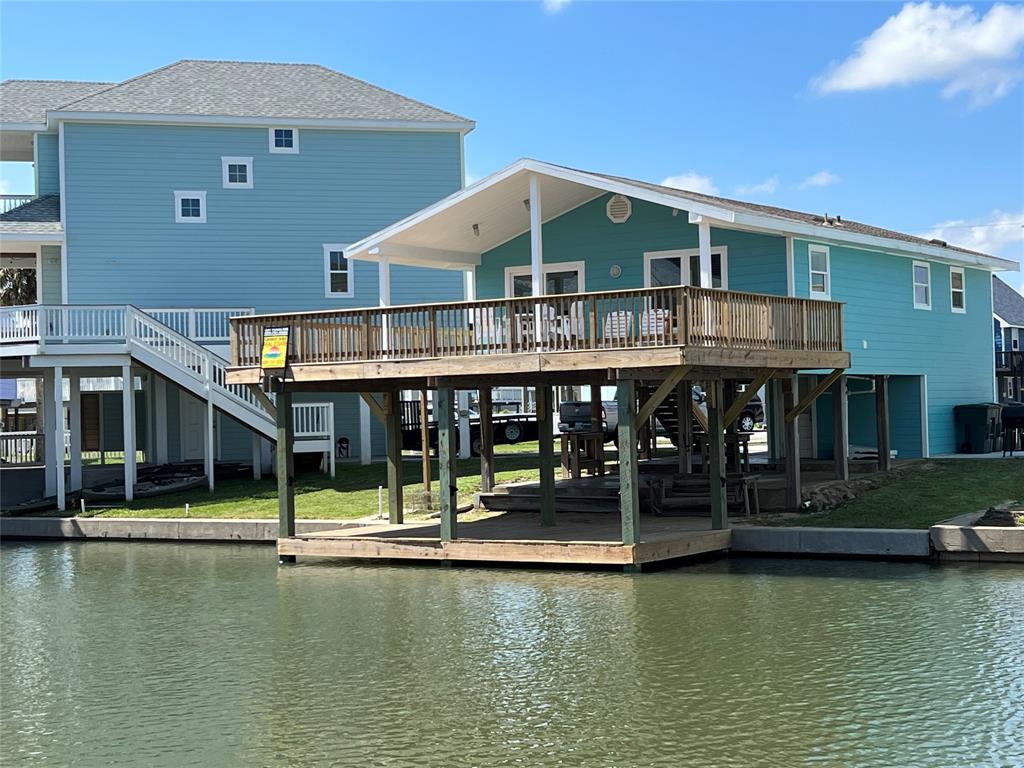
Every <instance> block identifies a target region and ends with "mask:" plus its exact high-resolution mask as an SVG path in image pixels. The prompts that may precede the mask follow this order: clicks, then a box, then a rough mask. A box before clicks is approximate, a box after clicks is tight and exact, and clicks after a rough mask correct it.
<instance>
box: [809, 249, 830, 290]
mask: <svg viewBox="0 0 1024 768" xmlns="http://www.w3.org/2000/svg"><path fill="white" fill-rule="evenodd" d="M830 260H831V259H830V257H829V250H828V246H825V245H810V246H808V247H807V261H808V266H809V268H810V275H811V284H810V292H811V298H812V299H828V298H831V296H832V277H831V274H830V266H831V265H830V264H829V262H830Z"/></svg>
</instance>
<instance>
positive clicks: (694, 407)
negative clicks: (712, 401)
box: [690, 398, 708, 432]
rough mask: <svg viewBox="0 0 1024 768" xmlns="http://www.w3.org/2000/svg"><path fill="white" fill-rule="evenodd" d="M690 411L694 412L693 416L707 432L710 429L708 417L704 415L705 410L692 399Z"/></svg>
mask: <svg viewBox="0 0 1024 768" xmlns="http://www.w3.org/2000/svg"><path fill="white" fill-rule="evenodd" d="M690 411H691V412H692V413H693V418H695V419H696V420H697V423H698V424H700V428H701V429H703V430H704V431H705V432H707V431H708V417H707V416H705V415H704V411H702V410H701V409H700V406H699V405H698V404H697V403H695V402H694V401H693V399H692V398H691V399H690Z"/></svg>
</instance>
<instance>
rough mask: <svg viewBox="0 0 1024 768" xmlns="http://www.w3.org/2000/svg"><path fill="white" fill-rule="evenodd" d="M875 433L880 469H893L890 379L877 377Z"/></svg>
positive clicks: (886, 470)
mask: <svg viewBox="0 0 1024 768" xmlns="http://www.w3.org/2000/svg"><path fill="white" fill-rule="evenodd" d="M875 424H876V426H875V431H876V432H877V433H878V439H877V440H876V444H877V445H878V469H879V470H881V471H882V472H888V471H889V470H890V469H892V437H891V433H890V431H889V377H888V376H875Z"/></svg>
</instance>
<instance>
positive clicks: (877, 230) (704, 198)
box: [573, 169, 991, 256]
mask: <svg viewBox="0 0 1024 768" xmlns="http://www.w3.org/2000/svg"><path fill="white" fill-rule="evenodd" d="M573 170H575V169H573ZM581 172H582V173H589V174H590V175H591V176H601V177H603V178H606V179H611V180H613V181H618V182H622V183H624V184H635V185H637V186H640V187H644V188H647V189H651V190H654V191H656V192H661V193H663V194H666V195H674V196H676V197H679V198H681V199H691V200H696V201H698V202H706V203H708V204H709V205H718V206H721V207H723V208H729V209H735V210H737V211H744V212H747V213H753V214H758V215H762V216H772V217H774V218H777V219H783V220H787V221H795V222H799V223H801V224H813V225H814V226H818V227H825V226H829V227H831V228H833V229H835V230H836V231H840V232H856V233H859V234H862V235H869V236H871V237H885V238H888V239H890V240H899V241H901V242H905V243H914V244H916V245H931V246H935V247H937V248H945V249H947V250H950V251H958V252H959V253H967V254H970V255H972V256H990V255H991V254H987V253H980V252H978V251H972V250H969V249H967V248H961V247H960V246H957V245H951V244H949V243H945V242H943V241H941V240H926V239H925V238H923V237H917V236H916V235H908V234H907V233H905V232H897V231H895V230H892V229H883V228H882V227H875V226H872V225H870V224H863V223H861V222H859V221H853V220H851V219H846V218H843V219H842V222H841V223H838V222H835V221H834V220H833V219H834V217H832V216H829V222H830V223H829V224H827V225H826V222H825V214H824V212H822V213H820V214H819V213H804V212H802V211H793V210H790V209H788V208H777V207H775V206H772V205H761V204H759V203H748V202H745V201H743V200H732V199H730V198H727V197H717V196H715V195H705V194H703V193H701V192H688V191H686V190H680V189H675V188H674V187H665V186H662V185H660V184H651V183H650V182H647V181H636V180H635V179H627V178H624V177H622V176H609V175H608V174H604V173H594V172H593V171H581Z"/></svg>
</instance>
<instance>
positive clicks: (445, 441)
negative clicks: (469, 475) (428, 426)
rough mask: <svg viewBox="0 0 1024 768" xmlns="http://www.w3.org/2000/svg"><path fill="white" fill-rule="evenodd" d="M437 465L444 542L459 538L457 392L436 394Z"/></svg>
mask: <svg viewBox="0 0 1024 768" xmlns="http://www.w3.org/2000/svg"><path fill="white" fill-rule="evenodd" d="M435 416H436V418H437V465H438V474H439V480H440V485H441V490H440V496H441V499H440V502H441V504H440V506H441V541H454V540H455V539H456V538H458V528H459V526H458V502H457V495H456V494H457V491H458V488H457V487H456V479H457V476H458V465H457V464H456V462H455V390H454V389H452V388H451V387H442V388H441V389H439V390H437V413H436V414H435Z"/></svg>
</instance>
